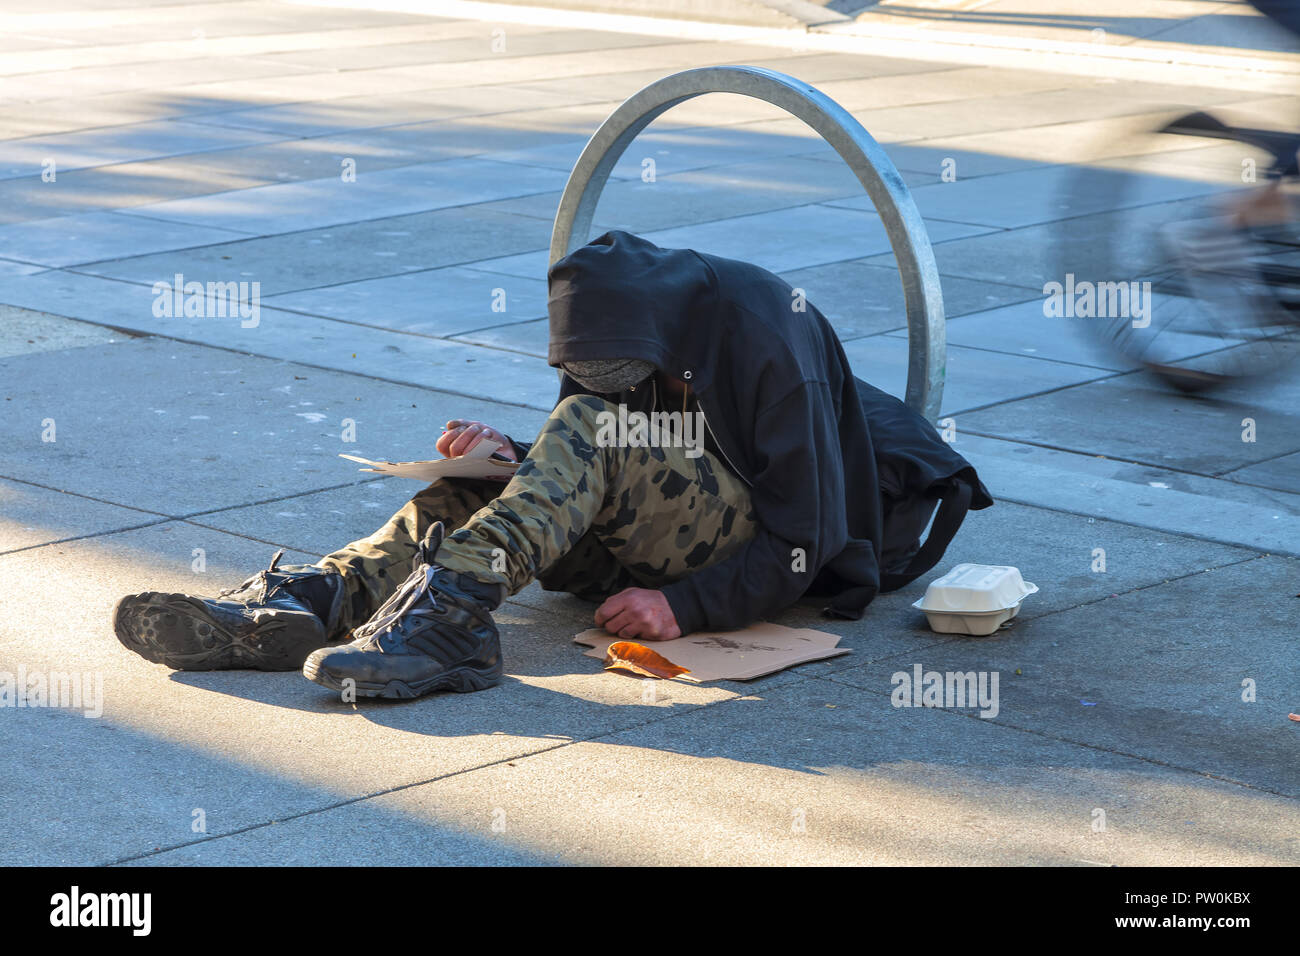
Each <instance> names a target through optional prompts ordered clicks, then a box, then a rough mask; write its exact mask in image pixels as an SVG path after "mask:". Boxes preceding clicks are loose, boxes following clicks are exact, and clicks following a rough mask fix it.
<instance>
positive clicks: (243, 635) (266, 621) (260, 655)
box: [113, 551, 344, 671]
mask: <svg viewBox="0 0 1300 956" xmlns="http://www.w3.org/2000/svg"><path fill="white" fill-rule="evenodd" d="M282 554H284V552H283V551H277V552H276V553H275V557H273V558H272V559H271V566H270V567H269V568H267V569H266V570H265V571H259V572H258V573H257V574H255V575H253V576H252V577H251V578H249V579H248V580H247V581H245V582H244V583H243V584H241V585H239V586H238V587H234V588H228V589H226V590H225V591H222V592H221V593H220V594H219V595H218V596H217V597H215V598H202V597H194V596H191V595H188V594H167V593H163V592H160V591H145V592H144V593H143V594H129V595H127V596H126V597H124V598H122V599H121V600H120V601H118V602H117V607H116V608H114V610H113V630H114V631H116V632H117V639H118V640H119V641H121V642H122V644H123V645H124V646H125V647H126V648H127V649H128V650H132V651H135V652H136V653H137V654H139V655H140V656H141V657H143V658H145V660H150V661H154V662H155V663H159V664H166V665H167V666H168V667H170V668H172V669H173V670H182V671H215V670H233V669H237V668H249V669H253V670H261V671H292V670H297V669H298V668H299V667H301V666H302V662H303V660H304V658H306V657H307V655H308V654H310V653H311V652H312V651H314V650H316V649H317V648H318V647H324V646H326V645H327V644H329V642H330V637H329V635H330V634H331V633H332V632H333V630H334V628H335V626H336V624H337V622H338V619H339V611H340V609H341V608H342V606H343V592H344V588H343V579H342V577H340V576H339V575H338V574H337V573H336V572H333V571H327V570H325V569H324V568H317V567H312V566H308V565H286V566H285V567H277V564H278V562H279V560H280V556H281V555H282Z"/></svg>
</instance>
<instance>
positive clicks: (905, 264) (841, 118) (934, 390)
mask: <svg viewBox="0 0 1300 956" xmlns="http://www.w3.org/2000/svg"><path fill="white" fill-rule="evenodd" d="M704 93H739V94H741V95H743V96H753V97H755V98H757V99H760V100H764V101H765V102H768V103H771V104H773V105H775V106H779V107H781V108H782V109H784V110H785V111H786V112H788V113H790V114H791V115H792V116H795V117H797V118H799V119H801V120H803V121H804V122H805V123H806V124H808V125H809V126H810V127H812V128H813V129H814V130H815V131H816V132H817V133H819V134H820V135H821V137H822V139H824V140H826V142H827V143H829V144H830V145H831V146H833V147H834V148H835V151H836V152H837V153H839V154H840V157H841V158H842V159H843V160H844V161H845V162H846V163H848V165H849V168H850V169H851V170H853V173H854V175H856V176H857V177H858V181H859V182H860V183H862V186H863V188H864V189H865V190H866V191H867V195H868V196H869V197H870V198H871V202H872V203H873V204H874V205H875V207H876V213H877V214H878V215H879V216H880V219H881V222H883V223H884V226H885V233H886V235H888V237H889V242H890V245H891V246H892V247H893V251H894V260H895V261H896V262H897V263H898V273H899V276H900V278H901V279H902V282H903V301H904V304H905V306H906V309H907V341H908V363H907V392H906V396H905V401H906V402H907V405H908V406H909V407H910V408H912V409H914V410H916V411H918V412H920V413H921V414H922V415H923V416H925V418H926V419H928V420H929V421H931V422H933V421H934V420H935V419H936V418H938V415H939V406H940V403H941V402H942V400H943V382H944V373H945V364H946V359H945V338H944V314H943V293H942V291H941V289H940V286H939V270H938V267H937V266H936V265H935V261H934V250H933V249H931V248H930V237H929V235H928V234H927V233H926V231H925V223H924V222H923V221H922V219H921V214H920V212H919V211H918V210H917V208H916V202H915V201H914V200H913V199H912V194H911V192H910V191H909V190H908V188H907V186H906V184H904V182H903V177H902V176H900V175H899V174H898V170H897V169H896V168H895V167H894V164H893V162H892V161H891V160H890V159H889V156H888V155H886V153H885V151H884V150H883V149H881V147H880V144H879V143H877V142H876V141H875V139H874V138H873V137H872V136H871V134H870V133H868V132H867V131H866V129H864V128H863V126H862V124H861V123H859V122H858V121H857V120H856V119H854V118H853V115H852V114H851V113H849V112H848V110H846V109H844V108H843V107H842V106H840V105H839V104H838V103H836V102H835V101H834V100H832V99H831V98H830V97H829V96H827V95H826V94H825V93H822V92H821V91H820V90H818V89H816V88H815V87H812V86H809V85H808V84H807V83H804V82H803V81H801V80H797V79H795V78H794V77H792V76H787V75H786V74H784V73H777V72H776V71H775V70H765V69H763V68H761V67H756V66H709V67H702V68H700V69H696V70H685V71H683V72H681V73H674V74H672V75H671V76H666V77H664V78H663V79H661V80H656V81H655V82H654V83H651V84H650V85H649V86H647V87H645V88H644V89H643V90H641V91H640V92H639V93H636V94H634V95H633V96H631V97H629V98H628V99H627V100H626V101H625V102H624V103H623V105H621V106H620V107H619V108H618V109H616V110H615V111H614V112H613V113H611V114H610V115H609V118H608V119H606V120H605V122H604V123H602V124H601V125H600V128H599V129H598V130H596V132H595V134H594V135H593V136H592V137H591V140H590V141H589V142H588V143H587V145H586V148H584V149H583V151H582V155H581V156H579V157H578V162H577V165H575V166H574V167H573V172H572V173H570V174H569V181H568V183H567V184H566V185H565V187H564V194H563V196H561V197H560V207H559V209H558V211H557V212H556V214H555V228H554V230H553V231H552V233H551V258H550V261H551V262H552V263H554V262H556V261H557V260H559V259H562V258H563V257H564V256H566V255H568V254H569V253H570V252H572V251H573V250H574V249H577V248H578V247H579V246H582V245H585V244H586V243H587V242H588V241H589V239H588V235H589V233H590V230H591V221H592V217H593V215H594V213H595V211H596V203H597V202H599V200H600V194H601V192H602V191H603V190H604V188H605V183H606V182H607V181H608V179H609V174H610V172H611V171H612V170H613V168H614V166H615V164H616V163H617V162H618V160H619V159H620V157H622V155H623V152H624V150H626V149H627V147H628V146H629V145H630V144H631V142H632V140H633V139H635V138H636V135H637V134H638V133H640V132H641V130H643V129H645V128H646V126H648V125H649V124H650V123H651V122H652V121H653V120H654V119H655V118H656V117H658V116H659V115H660V114H661V113H663V112H665V111H666V110H669V109H671V108H672V107H674V106H676V105H677V104H678V103H682V102H684V101H686V100H689V99H692V98H693V97H696V96H700V95H702V94H704Z"/></svg>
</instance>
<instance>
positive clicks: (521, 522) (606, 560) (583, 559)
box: [317, 395, 756, 638]
mask: <svg viewBox="0 0 1300 956" xmlns="http://www.w3.org/2000/svg"><path fill="white" fill-rule="evenodd" d="M601 412H611V413H616V412H617V406H615V405H613V404H611V403H609V402H607V401H605V400H604V399H601V398H596V397H593V396H589V395H575V396H570V397H569V398H566V399H565V400H564V401H562V402H561V403H560V404H559V405H557V406H556V408H555V410H554V411H553V412H552V413H551V416H550V418H548V419H547V421H546V424H545V425H544V426H543V427H542V430H541V433H540V434H539V435H538V437H537V441H536V442H535V443H534V444H533V446H532V448H531V449H530V450H529V453H528V457H527V458H525V459H524V461H523V463H522V464H521V465H520V466H519V470H518V471H517V472H516V473H515V476H514V477H513V478H512V479H511V480H510V481H509V482H508V483H507V484H505V485H504V486H503V485H501V484H500V483H499V482H490V481H466V480H445V479H444V480H442V481H437V482H434V483H433V484H432V485H430V486H429V487H427V488H425V489H424V490H423V491H421V492H420V493H419V494H417V495H416V496H415V497H414V498H412V499H411V500H410V501H409V502H407V504H406V505H405V506H403V508H402V509H401V510H400V511H398V512H397V514H395V515H393V517H392V518H391V519H390V520H389V521H388V523H387V524H385V525H384V526H383V527H382V528H380V529H379V530H378V531H376V532H375V533H374V534H372V535H370V536H369V537H367V538H363V539H361V540H360V541H355V542H353V543H352V544H349V545H347V546H346V547H345V548H342V549H341V550H339V551H336V552H334V553H333V554H331V555H329V556H327V557H326V558H323V559H322V560H321V561H319V562H317V563H318V565H319V566H321V567H325V568H329V569H331V570H335V571H338V572H339V573H341V574H342V575H343V579H344V581H345V582H346V586H347V598H346V600H345V601H344V610H343V614H342V620H341V621H340V623H339V633H340V634H343V633H346V632H347V631H348V630H351V629H352V628H353V627H356V626H358V625H360V624H362V623H364V622H365V621H366V620H367V619H368V618H369V616H370V615H371V614H372V613H373V612H374V611H375V609H377V608H378V607H379V606H380V604H382V603H383V602H384V601H385V600H386V599H387V598H388V596H389V595H390V594H392V593H393V592H394V591H395V590H396V589H397V588H398V587H399V586H400V585H401V583H402V581H404V580H405V579H406V577H407V575H408V574H409V572H410V569H411V561H412V559H413V558H414V556H415V552H416V546H417V544H418V542H419V541H420V540H421V539H422V538H423V537H424V535H425V533H426V532H427V531H428V529H429V527H430V526H431V525H432V524H433V523H434V522H435V521H442V522H443V523H444V524H445V525H446V527H447V528H448V530H449V531H451V529H453V528H454V529H456V530H455V531H454V532H451V533H450V534H449V536H448V537H447V539H446V540H445V541H444V542H443V544H442V547H441V548H440V549H439V550H438V554H437V561H438V563H439V564H441V565H443V566H444V567H446V568H450V569H451V570H453V571H460V572H462V573H466V574H469V575H470V576H472V577H474V578H476V579H478V580H481V581H485V582H492V583H500V584H504V585H505V586H506V588H507V590H509V592H510V593H511V594H515V593H517V592H519V591H520V590H522V589H523V588H525V587H526V586H527V585H528V583H529V582H530V581H532V580H533V579H534V578H538V579H539V580H540V581H541V583H542V586H543V587H544V588H546V589H547V590H562V591H569V592H571V593H573V594H577V595H578V596H580V597H584V598H587V599H589V600H603V599H604V598H606V597H608V596H609V595H611V594H615V593H617V592H618V591H621V590H623V589H624V588H628V587H645V588H658V587H662V586H664V585H666V584H669V583H671V582H673V581H676V580H678V579H680V578H682V577H685V576H686V575H688V574H691V573H692V572H694V571H696V570H698V569H700V568H704V567H707V566H709V565H710V564H713V563H715V562H717V561H720V560H722V559H723V558H726V557H727V556H729V555H730V554H732V553H733V552H735V550H736V549H737V548H739V547H740V546H742V545H743V544H744V543H745V542H747V541H748V540H750V538H752V537H753V535H754V531H755V527H756V525H755V521H756V519H755V516H754V513H753V509H752V506H751V504H750V498H749V489H748V488H747V487H746V486H745V484H744V482H742V481H741V480H740V479H739V478H737V477H736V476H735V475H733V474H732V473H731V472H730V471H728V470H727V468H726V467H725V466H724V465H723V464H722V463H721V462H720V461H719V460H718V459H717V458H716V457H714V456H713V455H712V454H710V453H709V452H707V451H704V450H703V449H697V451H699V452H700V454H699V455H698V457H690V456H688V455H687V449H685V448H680V447H673V446H671V445H661V446H654V447H645V448H635V447H620V446H602V445H600V444H598V442H597V433H598V428H599V426H598V419H597V416H598V415H599V414H600V413H601ZM333 637H334V635H331V638H333Z"/></svg>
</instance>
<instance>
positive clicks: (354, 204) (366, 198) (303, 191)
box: [96, 159, 564, 259]
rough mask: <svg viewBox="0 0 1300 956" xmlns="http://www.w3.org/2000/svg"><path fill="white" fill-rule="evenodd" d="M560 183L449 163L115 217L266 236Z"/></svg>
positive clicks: (541, 172) (534, 171)
mask: <svg viewBox="0 0 1300 956" xmlns="http://www.w3.org/2000/svg"><path fill="white" fill-rule="evenodd" d="M563 183H564V177H563V176H561V175H560V174H559V173H558V172H556V171H554V170H550V169H540V168H536V167H532V166H519V165H516V164H505V163H491V162H487V161H485V160H479V159H473V160H458V159H449V160H445V161H443V162H435V163H420V164H416V165H413V166H404V167H402V168H400V169H382V170H379V171H377V172H372V173H365V174H362V175H358V176H357V177H356V179H355V181H351V182H349V181H345V180H344V179H343V177H342V175H340V177H339V178H337V179H332V180H325V179H321V180H312V181H310V182H298V183H277V184H275V185H270V186H257V187H254V188H252V189H240V190H236V191H234V192H227V193H217V194H215V195H212V196H198V197H192V198H189V199H173V200H169V201H167V202H161V203H149V204H147V205H143V206H134V207H132V208H130V209H126V210H122V211H121V212H119V213H117V214H116V215H122V216H142V217H146V218H147V219H148V220H150V221H153V220H157V219H161V220H163V221H171V222H181V223H187V224H190V225H200V226H208V227H211V228H220V229H230V230H235V231H238V232H245V233H251V234H254V235H272V234H275V233H285V232H300V231H303V230H306V229H316V228H319V227H321V226H333V225H339V224H342V223H349V222H358V221H361V220H373V219H384V218H388V217H390V216H401V215H406V214H408V213H414V212H425V211H427V210H430V209H442V208H446V207H448V206H463V205H468V204H471V203H476V202H485V201H487V200H491V199H502V198H505V197H507V196H521V195H526V194H528V193H534V192H543V191H545V190H548V189H555V188H557V187H559V186H562V185H563ZM96 258H98V259H102V258H103V256H97V257H96Z"/></svg>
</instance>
